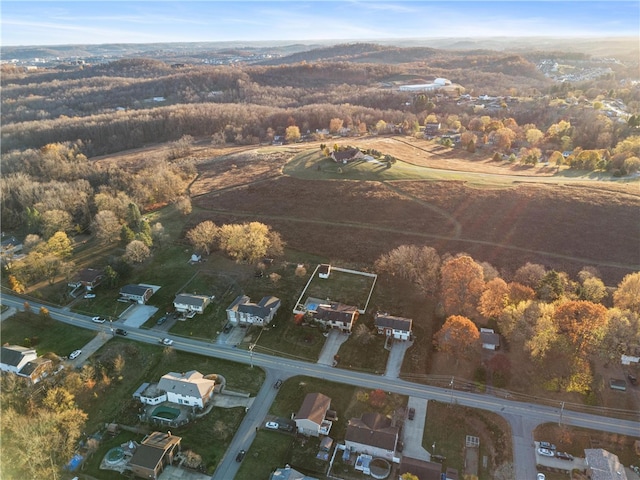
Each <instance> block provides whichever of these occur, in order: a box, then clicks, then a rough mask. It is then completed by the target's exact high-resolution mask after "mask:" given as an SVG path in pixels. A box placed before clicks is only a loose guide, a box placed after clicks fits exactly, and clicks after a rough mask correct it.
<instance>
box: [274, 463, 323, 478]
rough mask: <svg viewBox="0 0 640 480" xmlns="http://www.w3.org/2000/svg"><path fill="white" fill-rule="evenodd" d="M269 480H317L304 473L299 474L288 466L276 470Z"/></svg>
mask: <svg viewBox="0 0 640 480" xmlns="http://www.w3.org/2000/svg"><path fill="white" fill-rule="evenodd" d="M269 480H318V479H317V478H315V477H309V476H307V475H305V474H304V473H300V472H299V471H297V470H296V469H294V468H291V467H290V466H289V465H285V467H284V468H277V469H276V470H275V471H274V472H273V473H272V474H271V475H270V476H269Z"/></svg>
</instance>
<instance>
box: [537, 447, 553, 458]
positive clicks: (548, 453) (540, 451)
mask: <svg viewBox="0 0 640 480" xmlns="http://www.w3.org/2000/svg"><path fill="white" fill-rule="evenodd" d="M538 455H542V456H543V457H553V456H554V455H553V452H552V451H551V450H549V449H548V448H538Z"/></svg>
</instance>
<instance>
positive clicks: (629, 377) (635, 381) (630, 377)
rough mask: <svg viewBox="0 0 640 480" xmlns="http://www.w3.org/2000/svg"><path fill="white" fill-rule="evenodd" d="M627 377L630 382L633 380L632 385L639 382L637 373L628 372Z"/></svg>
mask: <svg viewBox="0 0 640 480" xmlns="http://www.w3.org/2000/svg"><path fill="white" fill-rule="evenodd" d="M627 378H628V379H629V382H631V385H637V384H638V379H637V378H636V376H635V375H632V374H630V373H629V374H627Z"/></svg>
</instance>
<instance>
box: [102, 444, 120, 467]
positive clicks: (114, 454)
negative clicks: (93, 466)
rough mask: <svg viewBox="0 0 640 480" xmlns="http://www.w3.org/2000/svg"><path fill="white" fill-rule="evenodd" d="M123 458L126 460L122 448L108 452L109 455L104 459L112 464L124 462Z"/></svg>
mask: <svg viewBox="0 0 640 480" xmlns="http://www.w3.org/2000/svg"><path fill="white" fill-rule="evenodd" d="M123 458H124V450H123V449H122V448H120V447H115V448H112V449H111V450H109V451H108V452H107V454H106V455H105V457H104V459H105V461H106V462H107V463H110V464H115V463H118V462H120V461H122V459H123Z"/></svg>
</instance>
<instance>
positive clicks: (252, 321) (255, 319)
mask: <svg viewBox="0 0 640 480" xmlns="http://www.w3.org/2000/svg"><path fill="white" fill-rule="evenodd" d="M280 305H281V302H280V299H279V298H277V297H274V296H266V297H263V298H262V300H260V301H259V302H258V303H253V302H251V299H250V298H249V297H248V296H246V295H239V296H238V297H236V299H235V300H234V301H233V302H232V303H231V305H229V307H227V320H228V321H229V322H230V323H232V324H233V325H259V326H264V325H268V324H269V323H271V320H273V317H275V315H276V313H277V312H278V309H279V308H280Z"/></svg>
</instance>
